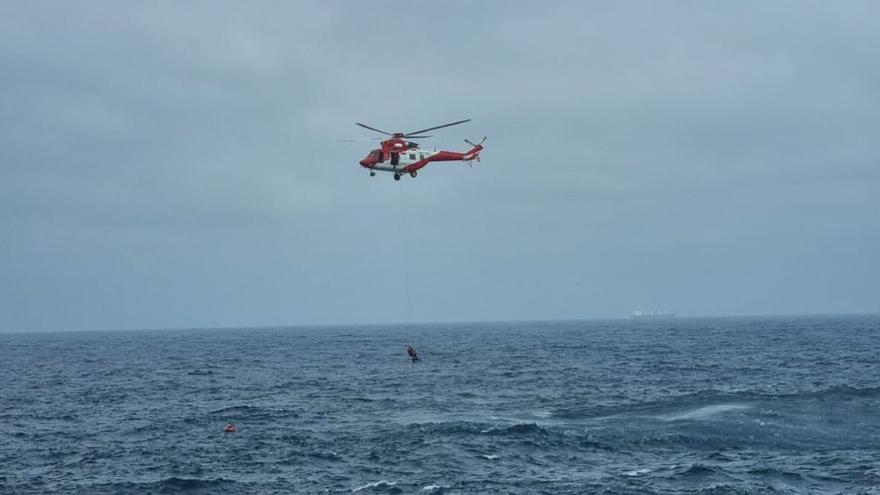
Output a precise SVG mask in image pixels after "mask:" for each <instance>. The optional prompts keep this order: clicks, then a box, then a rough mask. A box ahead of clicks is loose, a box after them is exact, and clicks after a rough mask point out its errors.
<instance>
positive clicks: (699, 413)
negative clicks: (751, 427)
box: [663, 404, 752, 421]
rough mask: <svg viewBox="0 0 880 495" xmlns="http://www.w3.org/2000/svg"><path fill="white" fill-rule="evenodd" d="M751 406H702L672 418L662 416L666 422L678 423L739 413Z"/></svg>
mask: <svg viewBox="0 0 880 495" xmlns="http://www.w3.org/2000/svg"><path fill="white" fill-rule="evenodd" d="M751 407H752V406H746V405H742V404H715V405H711V406H703V407H700V408H697V409H694V410H693V411H688V412H685V413H681V414H675V415H672V416H664V417H663V419H665V420H666V421H678V420H682V419H706V418H709V417H711V416H715V415H716V414H722V413H726V412H730V411H741V410H743V409H749V408H751Z"/></svg>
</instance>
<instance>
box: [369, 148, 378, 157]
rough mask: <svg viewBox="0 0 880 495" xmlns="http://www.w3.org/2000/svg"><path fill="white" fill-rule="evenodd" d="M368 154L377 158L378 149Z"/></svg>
mask: <svg viewBox="0 0 880 495" xmlns="http://www.w3.org/2000/svg"><path fill="white" fill-rule="evenodd" d="M370 156H372V157H373V158H378V157H379V150H373V151H371V152H370Z"/></svg>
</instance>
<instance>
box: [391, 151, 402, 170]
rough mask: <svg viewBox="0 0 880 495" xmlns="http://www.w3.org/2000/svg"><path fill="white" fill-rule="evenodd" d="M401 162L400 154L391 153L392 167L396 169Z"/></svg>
mask: <svg viewBox="0 0 880 495" xmlns="http://www.w3.org/2000/svg"><path fill="white" fill-rule="evenodd" d="M399 162H400V153H395V152H393V151H392V152H391V165H392V166H395V167H396V166H397V164H398V163H399Z"/></svg>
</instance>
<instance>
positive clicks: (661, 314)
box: [629, 309, 678, 320]
mask: <svg viewBox="0 0 880 495" xmlns="http://www.w3.org/2000/svg"><path fill="white" fill-rule="evenodd" d="M676 316H678V315H676V314H675V313H670V312H669V311H666V310H660V311H645V310H641V309H637V310H635V311H633V312H632V314H631V315H629V318H630V319H632V320H647V319H666V318H675V317H676Z"/></svg>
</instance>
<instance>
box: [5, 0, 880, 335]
mask: <svg viewBox="0 0 880 495" xmlns="http://www.w3.org/2000/svg"><path fill="white" fill-rule="evenodd" d="M878 19H880V3H878V2H874V1H865V2H855V1H843V2H824V1H823V2H808V1H800V0H798V1H792V2H785V1H774V2H766V1H763V0H758V1H744V2H708V1H699V2H698V1H694V2H686V1H682V2H653V1H650V2H647V1H646V2H581V1H575V2H530V3H527V2H506V1H505V2H489V1H486V2H471V1H467V2H451V1H442V2H441V1H437V2H405V3H400V2H375V1H374V2H327V1H320V2H317V1H316V2H228V3H227V2H217V1H205V2H171V1H169V2H140V1H139V2H121V1H112V2H111V1H106V2H104V1H89V2H82V3H79V2H73V1H71V2H2V3H0V331H30V330H79V329H82V330H87V329H129V328H182V327H213V326H261V325H305V324H347V323H384V322H421V321H475V320H520V319H573V318H600V317H624V316H626V315H627V314H629V313H630V312H632V311H633V310H635V309H667V310H670V311H676V312H678V313H679V314H681V315H755V314H795V313H845V312H877V311H880V257H878V253H880V138H878V136H880V62H878V61H880V28H878V26H880V25H878ZM465 118H470V119H473V121H472V122H470V123H468V124H464V125H461V126H456V127H452V128H449V129H445V130H442V131H438V132H437V137H436V138H434V139H432V140H426V141H424V142H423V146H424V147H427V148H433V147H437V148H438V149H452V150H458V151H462V150H464V149H466V145H465V144H464V142H463V139H464V138H470V139H479V138H480V137H482V136H484V135H486V136H488V141H487V142H486V150H485V151H484V153H483V159H482V162H480V163H479V164H476V165H475V166H474V167H473V168H469V167H467V166H466V165H463V164H460V163H441V164H435V165H430V166H429V167H427V168H425V169H423V170H422V171H421V172H420V174H419V176H418V177H417V178H416V179H411V178H409V177H404V178H403V179H402V180H401V181H400V182H395V181H394V180H393V179H392V177H391V176H390V175H389V174H382V173H380V174H379V175H378V176H377V177H374V178H371V177H369V175H368V173H367V171H366V170H364V169H362V168H361V167H360V166H359V165H358V163H357V162H358V160H360V159H361V158H362V157H363V156H364V155H365V154H366V153H367V152H368V151H369V149H370V147H371V146H372V145H373V144H372V143H363V142H359V143H340V142H338V141H337V140H338V139H339V138H348V137H359V136H370V135H371V134H370V133H369V132H368V131H366V130H363V129H360V128H358V127H355V126H354V122H365V123H367V124H370V125H373V126H375V127H378V128H380V129H385V130H389V131H410V130H415V129H420V128H424V127H429V126H432V125H437V124H442V123H446V122H450V121H454V120H460V119H465Z"/></svg>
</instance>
